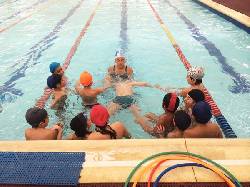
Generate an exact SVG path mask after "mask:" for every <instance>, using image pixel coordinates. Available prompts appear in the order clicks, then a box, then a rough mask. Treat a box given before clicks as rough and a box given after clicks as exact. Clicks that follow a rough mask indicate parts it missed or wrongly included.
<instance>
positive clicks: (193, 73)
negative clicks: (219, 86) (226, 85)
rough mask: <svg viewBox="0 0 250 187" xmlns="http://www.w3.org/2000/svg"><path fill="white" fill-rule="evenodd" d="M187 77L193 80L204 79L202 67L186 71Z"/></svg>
mask: <svg viewBox="0 0 250 187" xmlns="http://www.w3.org/2000/svg"><path fill="white" fill-rule="evenodd" d="M187 75H188V76H189V77H191V78H193V79H195V80H196V79H199V80H201V79H202V78H203V77H204V70H203V68H202V67H191V68H189V69H188V73H187Z"/></svg>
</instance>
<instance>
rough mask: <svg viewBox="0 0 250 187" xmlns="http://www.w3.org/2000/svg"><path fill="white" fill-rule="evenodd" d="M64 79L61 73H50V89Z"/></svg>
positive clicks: (48, 81) (48, 80)
mask: <svg viewBox="0 0 250 187" xmlns="http://www.w3.org/2000/svg"><path fill="white" fill-rule="evenodd" d="M61 80H62V76H61V75H50V76H49V77H48V78H47V85H48V87H49V88H50V89H52V88H56V86H57V84H60V83H61Z"/></svg>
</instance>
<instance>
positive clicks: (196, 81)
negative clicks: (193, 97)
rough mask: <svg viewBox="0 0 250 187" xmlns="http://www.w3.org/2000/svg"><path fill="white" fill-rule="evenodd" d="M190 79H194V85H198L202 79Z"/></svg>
mask: <svg viewBox="0 0 250 187" xmlns="http://www.w3.org/2000/svg"><path fill="white" fill-rule="evenodd" d="M190 79H191V80H195V83H194V84H195V85H199V84H201V83H202V79H194V78H192V77H190Z"/></svg>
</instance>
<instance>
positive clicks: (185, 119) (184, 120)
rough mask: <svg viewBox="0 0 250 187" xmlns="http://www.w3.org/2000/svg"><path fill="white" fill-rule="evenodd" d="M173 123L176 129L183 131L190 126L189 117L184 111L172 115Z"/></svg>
mask: <svg viewBox="0 0 250 187" xmlns="http://www.w3.org/2000/svg"><path fill="white" fill-rule="evenodd" d="M174 122H175V125H176V127H177V128H178V129H180V130H181V131H184V130H186V129H187V128H188V127H189V126H190V124H191V117H190V116H189V115H188V114H187V113H186V112H185V111H184V110H179V111H176V112H175V113H174Z"/></svg>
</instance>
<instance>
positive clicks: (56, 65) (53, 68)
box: [49, 62, 60, 73]
mask: <svg viewBox="0 0 250 187" xmlns="http://www.w3.org/2000/svg"><path fill="white" fill-rule="evenodd" d="M59 66H60V63H58V62H52V63H51V64H50V65H49V69H50V72H51V73H54V72H55V71H56V69H57V68H58V67H59Z"/></svg>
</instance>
